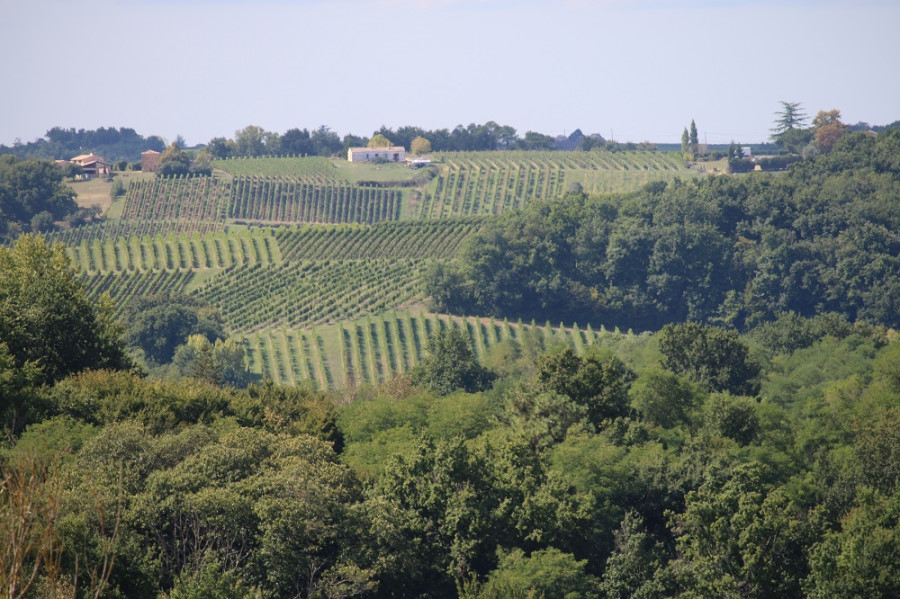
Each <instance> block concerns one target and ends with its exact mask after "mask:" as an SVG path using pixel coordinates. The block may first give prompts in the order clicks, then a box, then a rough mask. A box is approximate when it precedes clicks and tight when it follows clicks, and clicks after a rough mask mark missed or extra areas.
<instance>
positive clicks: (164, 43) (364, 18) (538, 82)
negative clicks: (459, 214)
mask: <svg viewBox="0 0 900 599" xmlns="http://www.w3.org/2000/svg"><path fill="white" fill-rule="evenodd" d="M0 7H2V14H3V17H4V18H3V19H2V21H0V47H3V48H4V49H5V50H6V55H7V57H12V59H8V60H6V61H4V62H3V63H2V65H0V81H3V85H4V92H5V93H3V94H2V95H0V143H3V144H6V145H10V144H12V143H13V142H14V141H15V140H16V139H18V140H20V141H21V142H23V143H24V142H29V141H33V140H34V139H37V138H40V137H43V135H44V134H45V132H46V131H47V130H49V129H51V128H53V127H55V126H59V127H65V128H70V127H74V128H76V129H80V128H84V129H96V128H98V127H130V128H133V129H135V130H136V131H138V132H139V133H141V134H142V135H145V136H147V135H160V136H163V137H164V138H166V139H167V140H172V139H174V138H175V136H176V135H181V136H183V137H184V138H185V140H186V141H187V143H188V144H190V145H196V144H203V143H206V142H208V141H209V140H210V139H211V138H213V137H232V136H233V135H234V132H235V131H236V130H238V129H241V128H243V127H245V126H247V125H251V124H252V125H259V126H261V127H264V128H265V129H267V130H270V131H275V132H278V133H283V132H284V131H286V130H287V129H290V128H294V127H297V128H307V129H313V128H316V127H318V126H320V125H326V126H328V127H330V128H331V129H332V130H333V131H335V132H336V133H338V134H339V135H341V136H343V135H345V134H347V133H353V134H356V135H371V134H372V132H373V131H375V130H377V129H378V128H380V127H381V126H382V125H385V126H388V127H391V128H397V127H401V126H406V125H412V126H418V127H423V128H425V129H442V128H446V129H453V127H455V126H456V125H464V126H465V125H468V124H469V123H478V124H481V123H485V122H487V121H496V122H498V123H500V124H501V125H510V126H512V127H515V128H516V130H517V132H518V134H519V135H520V136H521V135H524V134H525V132H526V131H538V132H540V133H544V134H548V135H554V136H555V135H564V134H568V133H571V132H572V131H573V130H575V129H576V128H580V129H581V130H582V131H583V132H584V133H585V134H590V133H599V134H601V135H603V136H604V137H606V138H610V137H612V138H615V139H616V140H619V141H634V142H641V141H652V142H656V143H677V142H678V141H679V140H680V135H681V131H682V130H683V128H684V127H685V126H687V125H688V124H689V123H690V121H691V119H694V120H695V121H696V123H697V128H698V131H699V134H700V139H701V141H707V142H708V143H711V144H718V143H729V142H730V141H736V142H740V143H744V144H753V143H760V142H762V141H766V140H767V139H768V136H769V129H770V128H771V126H772V122H773V120H774V118H775V113H776V112H777V111H778V109H779V107H780V105H779V101H780V100H786V101H792V102H800V103H802V105H803V107H804V109H805V111H806V113H807V114H808V115H809V117H810V119H811V118H812V117H813V116H814V115H815V113H816V112H817V111H819V110H830V109H835V108H836V109H838V110H840V111H841V113H842V117H843V120H844V122H846V123H848V124H853V123H856V122H859V121H866V122H868V123H870V124H872V125H886V124H888V123H891V122H894V121H896V120H898V119H900V81H898V79H897V77H896V76H895V74H894V72H893V69H892V67H894V65H895V63H896V60H897V57H898V56H900V36H897V35H896V33H895V29H896V25H897V23H900V3H896V2H889V1H879V0H862V1H858V2H851V1H845V0H840V1H832V2H826V1H814V0H790V1H786V2H776V1H775V0H766V1H761V2H742V1H733V2H722V1H718V2H714V1H712V0H641V1H637V2H634V1H630V2H626V1H624V0H600V1H595V2H588V1H587V0H565V1H549V0H530V1H520V2H515V1H512V0H329V1H325V0H262V1H261V2H249V1H246V0H184V1H178V2H176V1H175V0H161V1H151V0H97V2H95V3H93V4H92V5H91V9H90V10H88V11H84V10H82V9H80V8H79V5H77V4H73V3H68V2H63V1H62V0H38V1H34V2H28V3H24V2H13V1H10V0H0ZM838 40H840V41H839V42H838Z"/></svg>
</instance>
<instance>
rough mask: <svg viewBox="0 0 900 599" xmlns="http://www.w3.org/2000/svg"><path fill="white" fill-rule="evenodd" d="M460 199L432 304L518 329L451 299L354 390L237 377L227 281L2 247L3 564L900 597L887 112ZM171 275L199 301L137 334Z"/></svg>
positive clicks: (161, 587)
mask: <svg viewBox="0 0 900 599" xmlns="http://www.w3.org/2000/svg"><path fill="white" fill-rule="evenodd" d="M492 159H494V158H492ZM535 160H536V159H535ZM17 164H18V163H17V162H15V161H13V160H8V161H7V162H3V163H2V164H0V166H3V165H6V166H8V167H9V168H10V169H12V168H13V167H14V166H16V165H17ZM560 172H561V171H560ZM454 176H455V175H454ZM557 180H558V181H564V177H563V176H562V175H560V176H559V177H558V178H557ZM485 185H487V184H486V183H485ZM495 187H498V186H496V185H495ZM10 189H12V188H11V187H4V188H2V189H0V192H3V193H5V194H6V195H3V196H0V199H3V200H4V201H5V202H7V203H6V204H2V206H13V205H14V204H13V200H16V201H18V200H19V199H21V198H26V199H27V197H26V196H25V195H23V194H14V193H12V191H10ZM57 191H58V190H55V191H54V193H57ZM272 197H274V192H273V193H272ZM404 197H406V196H404ZM60 206H68V203H67V202H65V201H64V200H60ZM4 209H5V210H7V208H4ZM66 209H68V208H66ZM8 210H11V208H10V209H8ZM8 213H9V214H12V212H8ZM20 220H22V221H23V222H24V221H25V220H26V218H25V216H22V217H21V219H20ZM148 222H149V219H148ZM153 222H154V223H155V222H156V221H153ZM198 222H199V221H198ZM454 226H455V227H456V228H457V229H458V230H460V231H464V233H465V234H466V238H465V239H464V240H463V241H460V242H459V244H458V245H459V250H458V251H456V244H457V241H456V240H455V239H456V238H454V241H453V244H454V246H453V251H449V250H447V251H445V252H443V253H444V254H447V255H446V256H444V255H442V256H437V257H435V256H433V255H428V256H426V258H427V260H428V263H427V267H424V266H423V267H422V271H421V272H422V275H421V281H420V282H421V285H422V286H423V288H424V292H423V294H424V296H427V297H428V298H429V300H428V301H429V302H430V307H431V308H432V310H433V311H435V312H439V313H441V314H445V315H457V316H459V315H470V316H476V317H479V318H484V319H485V320H487V319H488V318H491V317H493V318H498V319H509V320H513V321H514V320H516V319H519V322H520V324H519V325H517V326H515V327H509V328H510V330H512V329H513V328H515V330H516V335H515V336H512V335H511V336H509V337H506V338H503V339H495V340H494V341H495V342H494V343H493V344H491V345H489V346H488V345H485V346H484V348H483V349H479V352H480V355H476V352H475V351H474V349H473V345H472V341H471V339H470V337H469V336H467V335H464V334H463V333H462V332H461V330H460V328H455V327H454V326H451V325H435V326H434V328H433V330H431V331H430V337H429V341H428V344H427V347H424V348H422V349H423V356H424V357H423V358H421V359H419V360H417V361H415V362H413V360H408V361H409V362H410V363H409V364H408V366H409V367H408V368H406V369H405V371H404V372H402V373H400V374H397V375H395V376H383V377H382V380H378V381H375V382H372V383H366V384H356V385H352V386H348V387H345V388H320V387H317V386H315V385H313V384H304V383H303V382H301V383H300V384H298V385H294V386H282V385H277V384H275V383H273V382H271V381H269V380H266V378H265V377H263V376H254V377H250V376H245V375H247V372H245V371H246V368H244V365H243V364H242V358H243V347H244V346H242V345H241V341H240V340H239V338H238V337H234V338H231V337H228V334H227V331H226V329H227V327H229V326H233V325H230V324H229V323H228V322H226V321H225V319H223V318H222V316H221V314H219V313H217V312H216V309H215V306H212V305H211V304H210V303H207V302H206V300H205V299H204V298H203V295H202V292H203V291H204V290H207V291H208V290H210V289H218V288H217V287H209V286H207V287H199V288H198V289H200V292H201V293H200V294H199V295H198V294H197V293H195V294H193V295H191V294H185V295H180V296H177V297H176V298H175V299H172V298H169V300H170V301H169V302H168V303H166V302H165V301H163V300H160V299H159V297H147V298H140V299H137V300H133V302H132V303H131V304H129V305H127V306H117V305H116V303H115V301H114V300H112V299H111V298H110V296H109V295H100V296H99V297H97V298H95V297H92V296H91V295H90V294H89V293H88V288H87V285H86V284H85V280H84V279H83V278H81V275H80V274H79V272H78V270H77V269H76V268H75V266H74V265H73V264H72V255H73V254H72V250H71V249H67V248H66V247H64V246H63V245H62V244H60V243H53V242H52V241H51V240H48V239H45V238H44V237H42V236H40V235H33V234H24V235H21V236H20V237H18V239H17V240H16V241H15V242H12V243H10V244H9V245H8V246H4V247H0V417H2V425H3V430H4V441H3V444H2V448H0V463H2V479H0V586H2V592H3V593H4V595H6V596H9V597H128V598H132V597H134V598H144V597H146V598H169V599H187V598H192V599H199V598H202V597H225V598H228V597H235V598H237V597H259V598H289V597H291V598H292V597H304V598H305V597H317V598H319V597H321V598H326V597H327V598H343V597H373V598H408V597H434V598H437V597H464V598H473V599H475V598H479V599H501V598H523V599H524V598H538V597H544V598H545V599H551V598H569V599H571V598H577V597H604V598H617V599H618V598H623V599H624V598H626V597H640V598H651V597H684V598H699V597H759V598H763V597H766V598H775V597H778V598H782V597H815V598H823V599H824V598H832V597H896V596H900V577H898V575H897V573H898V572H900V522H898V520H900V486H898V483H900V426H898V422H900V336H898V333H897V328H898V325H900V321H898V301H900V236H898V232H900V129H898V128H893V129H888V130H886V131H884V132H882V133H880V134H879V135H877V136H872V135H869V134H866V133H854V134H849V135H846V136H844V137H843V138H842V139H841V140H840V141H838V142H837V143H836V144H835V146H834V148H833V150H832V151H830V152H829V153H823V154H822V155H820V156H816V157H814V158H808V159H803V160H798V161H797V162H796V163H794V164H793V165H791V167H790V169H789V171H788V172H785V173H750V174H748V175H740V176H731V175H723V176H717V177H705V178H700V177H697V178H695V179H693V180H685V181H682V180H680V179H677V178H676V179H674V180H661V181H651V182H649V183H646V184H644V185H643V186H642V187H640V188H639V189H637V190H630V191H623V192H620V193H610V194H595V193H591V192H590V191H589V190H588V192H585V190H584V189H579V187H577V186H569V187H567V188H566V190H565V193H561V194H560V195H559V197H555V198H550V197H547V198H543V197H535V198H534V199H532V200H531V201H529V202H528V203H527V204H525V205H524V206H523V207H521V208H520V209H515V210H512V209H511V210H509V211H507V212H504V213H503V214H501V215H499V216H492V217H490V218H483V219H481V220H470V221H465V222H463V223H461V224H460V223H459V222H456V223H455V224H454ZM469 227H471V228H473V229H476V228H477V230H473V231H471V232H470V230H469ZM367 230H368V229H364V228H363V225H359V226H358V227H357V228H356V229H353V231H354V232H356V231H367ZM397 230H399V227H397ZM413 233H414V234H416V235H420V234H421V230H420V229H416V230H415V231H413ZM241 234H242V235H245V238H241V239H242V240H243V241H241V243H239V244H237V245H238V246H239V247H241V248H247V250H246V256H247V260H248V261H249V256H250V248H259V247H262V248H264V249H265V250H266V251H268V252H269V253H264V252H262V253H260V254H259V255H260V256H263V255H265V256H266V258H265V260H266V261H271V262H273V263H274V262H276V261H277V260H281V259H284V260H287V259H289V257H290V254H289V252H288V248H289V247H292V246H288V245H287V244H284V246H280V245H277V244H278V239H281V240H291V239H294V241H295V242H297V243H299V242H300V241H302V239H300V234H299V233H297V232H296V231H294V232H291V233H290V234H288V233H284V232H283V231H282V232H280V233H279V234H278V235H280V237H279V238H274V236H273V239H272V240H270V239H269V237H265V238H263V237H259V238H255V237H252V236H251V234H250V233H246V232H242V233H241ZM291 235H293V237H291ZM360 235H362V233H360ZM335 237H337V234H335ZM390 239H394V238H393V237H391V238H390ZM416 239H419V238H416ZM247 240H249V241H247ZM298 240H299V241H298ZM124 243H125V242H123V244H124ZM135 243H136V246H135V247H138V246H139V247H141V248H143V247H148V248H153V247H156V246H157V245H158V246H159V247H163V248H164V251H163V253H166V252H168V251H169V250H166V249H165V248H166V247H168V246H164V245H163V242H162V241H159V240H156V241H151V242H148V241H140V242H139V243H140V244H146V245H139V244H138V242H135ZM317 243H319V242H317ZM241 244H244V245H241ZM419 245H422V243H421V242H419ZM82 247H87V245H84V246H82ZM123 247H124V245H123ZM191 247H194V246H191ZM282 247H283V248H284V249H281V248H282ZM447 247H449V246H447ZM276 250H277V251H276ZM140 251H141V252H143V251H144V250H140ZM152 251H156V250H152ZM192 251H193V250H192ZM244 251H245V250H244V249H241V252H242V253H241V257H242V258H244V257H245V253H244ZM442 251H443V250H442ZM379 252H382V253H388V250H387V249H384V248H383V247H382V248H381V249H379ZM345 253H346V252H345ZM101 258H102V254H101ZM404 259H409V260H411V259H412V258H409V257H406V256H405V255H404ZM93 260H94V258H93V257H92V258H90V259H89V260H88V263H92V262H90V261H93ZM116 260H117V261H118V258H116ZM148 260H149V257H148ZM340 260H341V264H342V265H343V261H344V260H346V262H350V261H351V258H349V257H347V256H340ZM423 260H424V258H423ZM198 261H199V259H198ZM335 261H337V258H335ZM263 262H264V260H263V259H262V258H258V259H257V258H254V263H253V268H254V269H256V271H254V272H264V269H266V268H271V269H273V270H274V269H276V268H282V265H280V264H269V263H268V262H266V263H263ZM363 264H364V266H365V268H369V266H368V265H369V263H363ZM416 264H417V266H416V268H418V265H419V263H416ZM422 264H424V262H423V263H422ZM234 266H235V265H234V264H232V265H230V266H229V267H228V268H234ZM315 268H324V267H320V266H316V267H315ZM172 270H174V269H172ZM278 272H286V271H284V269H282V270H280V271H278ZM291 272H293V271H291ZM297 272H299V271H297ZM354 272H355V271H354ZM391 272H392V274H390V275H389V276H391V277H397V276H398V275H397V274H393V273H395V272H396V271H391ZM231 273H232V271H231V270H228V269H227V268H225V267H223V268H222V269H221V271H215V273H214V274H212V275H211V279H210V280H213V281H214V282H215V281H217V279H215V277H227V276H230V274H231ZM192 276H193V273H192ZM291 276H299V275H291ZM259 280H261V281H262V283H261V284H260V285H259V288H258V289H257V294H269V295H271V294H273V293H274V292H275V286H274V285H272V284H271V281H270V280H267V279H262V278H260V279H259ZM226 285H227V281H226V283H223V287H224V286H226ZM207 296H208V297H213V295H212V293H208V294H207ZM176 300H177V301H176ZM407 300H408V298H404V301H407ZM335 303H339V302H337V301H336V302H335ZM160 306H163V307H164V308H165V314H166V318H169V316H171V315H173V314H175V313H178V314H181V315H182V316H183V318H182V321H180V322H182V323H183V322H189V324H190V326H187V325H185V326H184V327H182V328H180V329H178V331H176V332H175V333H171V331H169V332H166V331H161V332H158V333H157V335H156V337H154V338H150V339H148V340H143V339H142V338H140V336H139V335H138V334H137V333H136V331H135V329H134V325H135V323H137V322H139V321H141V319H142V318H143V319H148V320H149V315H151V313H154V312H153V311H154V310H159V309H160ZM160 313H161V312H160ZM117 315H118V316H117ZM550 320H553V321H562V320H566V321H568V322H577V323H580V325H581V326H587V325H590V326H592V327H595V328H597V329H600V328H601V327H602V326H604V325H605V327H607V328H608V330H606V331H605V332H604V334H603V335H595V336H594V337H592V339H596V342H594V343H592V344H590V345H589V346H576V345H575V344H573V343H570V342H569V341H568V339H569V337H564V335H563V333H564V332H565V327H562V326H560V327H558V328H557V329H555V330H556V331H557V332H556V333H555V334H554V333H553V330H554V329H553V328H552V327H551V326H549V324H548V326H546V327H545V329H546V331H547V334H538V332H539V328H540V327H538V326H531V327H529V326H528V325H527V324H521V323H527V322H528V321H532V322H536V321H550ZM164 321H165V318H160V319H159V321H158V322H160V323H162V322H164ZM435 322H438V323H441V322H444V323H452V322H455V321H453V320H452V318H451V317H449V316H448V318H447V319H445V320H436V321H435ZM466 322H468V321H466ZM491 322H493V321H491ZM154 326H155V325H154ZM570 329H571V330H574V331H577V330H579V329H578V327H577V326H573V327H570ZM614 329H615V333H614V332H613V330H614ZM628 329H632V331H631V332H630V333H628V334H626V333H622V332H621V331H625V330H628ZM589 330H593V329H589ZM479 331H480V329H479ZM342 332H343V329H342ZM170 333H171V334H170ZM479 334H480V333H479ZM173 336H174V337H178V338H179V339H180V342H184V343H181V344H179V345H177V346H176V344H175V343H170V338H171V337H173ZM226 337H228V338H226ZM343 339H344V337H343V336H342V337H341V344H342V345H341V346H340V347H341V348H342V351H341V355H340V358H339V360H343V362H340V363H346V356H348V355H349V354H350V351H351V349H352V348H353V347H359V346H360V344H361V342H360V340H359V339H356V340H355V341H354V339H350V340H349V342H348V343H349V344H348V345H343V343H344V341H343ZM363 341H364V340H363ZM354 343H355V344H356V345H353V344H354ZM410 343H412V341H410ZM138 346H139V347H140V348H141V349H140V351H138V349H137V347H138ZM324 347H325V346H324V344H323V345H322V347H321V348H316V349H315V350H316V351H324ZM386 353H391V352H390V351H388V352H386ZM395 354H396V355H395ZM391 355H392V356H394V358H392V359H394V360H395V361H398V362H403V361H404V360H405V358H402V356H401V358H402V359H401V358H397V356H399V355H400V354H399V351H397V352H394V353H391ZM154 360H157V361H158V362H159V363H160V364H161V363H163V362H166V361H168V360H174V361H175V366H173V368H176V367H177V368H179V369H180V370H179V375H180V376H178V377H161V376H147V375H148V370H152V368H150V367H151V366H159V364H156V363H155V362H154ZM374 370H376V371H378V368H377V367H376V368H374ZM382 370H383V369H382ZM159 372H160V371H156V370H154V371H153V374H159ZM328 374H329V375H330V376H331V377H332V378H336V377H335V373H333V372H329V373H328ZM382 374H384V373H382Z"/></svg>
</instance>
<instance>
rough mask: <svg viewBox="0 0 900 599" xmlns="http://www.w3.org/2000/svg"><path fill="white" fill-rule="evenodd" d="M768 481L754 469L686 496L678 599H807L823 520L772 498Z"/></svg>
mask: <svg viewBox="0 0 900 599" xmlns="http://www.w3.org/2000/svg"><path fill="white" fill-rule="evenodd" d="M765 475H766V473H765V470H764V468H762V467H761V466H760V465H759V464H756V463H752V462H751V463H748V464H743V465H740V466H737V467H736V468H735V470H734V472H733V473H732V474H731V475H729V476H727V477H725V478H724V480H710V481H709V482H707V483H705V484H704V485H702V486H701V487H700V488H699V489H698V490H697V491H692V492H689V493H688V494H687V496H686V497H685V502H686V505H685V510H684V513H683V514H681V515H679V516H677V517H676V522H675V523H674V526H675V527H676V530H677V531H678V534H677V537H676V545H677V550H678V555H679V557H678V558H677V559H676V560H674V561H673V562H672V563H671V565H670V568H671V569H672V572H673V574H674V576H675V579H676V580H677V583H678V586H679V587H680V593H679V596H682V597H711V596H716V597H796V596H801V595H800V592H801V585H802V582H803V580H804V579H805V577H806V576H807V574H808V572H809V566H808V561H807V556H806V551H807V550H808V548H809V547H810V546H811V545H812V543H814V542H815V541H816V540H817V539H818V538H819V537H820V535H821V534H822V528H823V522H822V514H821V511H820V510H813V511H811V512H808V513H805V512H804V511H803V510H801V509H799V507H798V506H796V505H795V504H793V502H791V501H790V499H788V498H787V497H786V496H785V495H784V493H782V492H781V491H779V490H778V489H775V490H771V491H770V490H769V488H768V487H767V485H766V483H765Z"/></svg>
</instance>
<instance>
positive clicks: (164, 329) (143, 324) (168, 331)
mask: <svg viewBox="0 0 900 599" xmlns="http://www.w3.org/2000/svg"><path fill="white" fill-rule="evenodd" d="M124 320H125V322H126V323H128V324H127V329H126V330H127V334H126V339H127V341H128V343H129V345H131V346H132V347H136V348H139V349H141V350H142V351H143V352H144V356H145V357H146V359H147V361H148V362H149V363H150V365H151V366H156V365H161V364H167V363H168V362H171V361H172V356H173V355H174V354H175V348H177V347H178V346H179V345H181V344H183V343H185V342H186V341H187V338H188V336H190V335H203V336H204V337H206V338H207V339H208V340H209V341H211V342H212V341H215V340H216V339H224V337H225V328H224V323H223V322H222V317H221V315H220V314H219V312H218V310H216V309H215V308H213V307H212V306H210V305H209V304H207V303H206V302H204V301H202V300H200V299H197V298H195V297H192V296H187V295H159V296H147V297H141V298H137V299H135V300H133V301H132V302H131V303H130V304H129V305H128V307H127V308H126V310H125V318H124Z"/></svg>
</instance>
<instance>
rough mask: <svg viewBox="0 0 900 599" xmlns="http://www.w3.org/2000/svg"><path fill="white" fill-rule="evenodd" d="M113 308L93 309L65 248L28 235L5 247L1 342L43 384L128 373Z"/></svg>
mask: <svg viewBox="0 0 900 599" xmlns="http://www.w3.org/2000/svg"><path fill="white" fill-rule="evenodd" d="M120 335H121V330H120V329H119V327H118V326H117V325H115V324H114V322H113V317H112V306H111V305H109V304H108V303H101V304H100V305H99V306H98V305H95V304H93V303H92V302H91V301H90V300H89V299H88V297H87V292H86V291H85V288H84V284H83V283H82V282H81V281H80V280H79V279H78V278H76V273H75V270H74V269H73V268H72V266H71V265H70V263H69V258H68V256H67V255H66V253H65V250H64V249H63V246H62V245H59V244H57V245H53V246H51V245H49V244H48V243H47V242H46V241H44V239H43V238H42V237H37V236H32V235H24V236H22V237H20V238H19V239H18V241H16V244H15V245H14V246H13V247H11V248H3V247H0V342H3V343H6V345H7V347H8V348H9V352H10V354H11V355H12V356H13V358H14V359H15V364H16V367H19V368H21V367H23V366H24V365H25V364H26V363H28V362H31V363H32V364H34V365H36V366H38V367H39V368H40V369H41V371H42V372H43V375H44V380H46V381H48V382H49V381H55V380H58V379H60V378H62V377H63V376H65V375H66V374H68V373H70V372H78V371H80V370H84V369H86V368H129V367H130V366H131V362H130V360H129V359H128V357H127V354H126V353H125V348H124V343H122V341H121V337H120Z"/></svg>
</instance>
